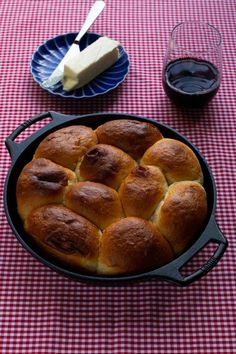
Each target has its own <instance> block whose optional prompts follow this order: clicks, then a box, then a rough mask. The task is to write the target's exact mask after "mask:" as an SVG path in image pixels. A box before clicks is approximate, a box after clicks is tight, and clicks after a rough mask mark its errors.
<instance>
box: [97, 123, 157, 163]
mask: <svg viewBox="0 0 236 354" xmlns="http://www.w3.org/2000/svg"><path fill="white" fill-rule="evenodd" d="M96 133H97V136H98V141H99V143H101V144H108V145H113V146H116V147H118V148H120V149H122V150H123V151H125V152H126V153H127V154H129V155H130V156H131V157H132V158H133V159H135V160H138V159H140V158H141V157H142V156H143V154H144V152H145V151H146V150H147V149H148V148H149V147H150V146H151V145H153V144H154V143H155V142H156V141H158V140H160V139H162V134H161V133H160V131H159V129H158V128H157V127H155V126H154V125H152V124H150V123H147V122H139V121H136V120H128V119H118V120H113V121H109V122H106V123H104V124H102V125H100V126H99V127H98V128H97V129H96Z"/></svg>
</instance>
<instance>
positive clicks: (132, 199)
mask: <svg viewBox="0 0 236 354" xmlns="http://www.w3.org/2000/svg"><path fill="white" fill-rule="evenodd" d="M202 182H203V174H202V170H201V166H200V163H199V161H198V159H197V156H196V155H195V153H194V152H193V151H192V150H191V148H190V147H188V146H187V145H186V144H184V143H182V142H180V141H178V140H175V139H169V138H165V137H163V136H162V134H161V133H160V131H159V130H158V128H157V127H155V126H154V125H153V124H151V123H146V122H139V121H135V120H131V119H130V120H129V119H124V120H122V119H118V120H115V121H110V122H107V123H104V124H102V125H100V126H99V127H98V128H96V129H95V130H93V129H91V128H89V127H85V126H81V125H77V126H76V125H74V126H70V127H67V128H63V129H59V130H57V131H55V132H53V133H51V134H49V135H48V136H47V137H46V138H45V139H44V140H43V141H42V142H41V143H40V144H39V146H38V148H37V149H36V151H35V155H34V159H33V160H32V161H30V162H29V163H28V164H26V166H25V167H24V168H23V169H22V171H21V173H20V175H19V178H18V180H17V184H16V201H17V208H18V213H19V215H20V217H21V219H22V221H23V225H24V228H25V230H26V231H27V232H28V235H29V238H30V237H32V238H33V239H34V240H35V241H36V243H37V245H38V247H40V248H42V249H43V250H44V252H45V253H47V254H48V259H52V260H54V261H55V258H56V260H57V261H56V264H57V265H61V266H62V267H64V268H65V269H68V267H69V269H71V267H72V268H74V269H76V271H78V272H80V271H82V272H83V273H84V272H85V273H86V272H88V273H91V272H92V273H93V274H100V275H122V274H123V275H124V274H131V273H137V272H145V271H147V270H149V269H152V268H157V267H160V266H162V265H164V264H166V263H168V262H170V261H171V260H172V259H173V258H174V257H177V256H178V255H179V254H180V253H182V252H183V251H185V250H186V249H187V248H188V247H189V246H190V245H191V244H192V243H193V242H194V241H195V240H196V238H197V237H198V236H199V235H200V232H201V231H202V230H203V228H204V225H205V223H206V221H207V196H206V191H205V189H204V187H203V186H202V185H201V183H202ZM35 247H36V246H35ZM36 251H37V250H36Z"/></svg>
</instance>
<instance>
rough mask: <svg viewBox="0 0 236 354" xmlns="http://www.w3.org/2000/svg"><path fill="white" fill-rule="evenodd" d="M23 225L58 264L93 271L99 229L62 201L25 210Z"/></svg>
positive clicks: (96, 255) (95, 264) (95, 262)
mask: <svg viewBox="0 0 236 354" xmlns="http://www.w3.org/2000/svg"><path fill="white" fill-rule="evenodd" d="M25 229H26V231H27V232H28V233H29V234H31V235H32V236H33V238H34V240H35V241H36V243H37V244H38V245H39V247H41V248H43V249H44V251H46V252H47V253H49V254H50V255H52V256H53V257H56V258H57V259H58V260H59V261H60V262H61V263H62V264H67V265H69V266H71V267H73V268H75V269H85V270H86V271H91V272H95V271H96V269H97V260H98V249H99V239H100V232H99V230H98V229H97V228H96V227H95V226H94V225H93V224H92V223H90V221H88V220H87V219H85V218H83V217H82V216H80V215H77V214H76V213H74V212H73V211H71V210H69V209H67V208H65V207H64V206H62V205H56V204H50V205H45V206H42V207H40V208H38V209H35V210H33V211H32V212H31V213H30V214H29V216H28V217H27V219H26V222H25Z"/></svg>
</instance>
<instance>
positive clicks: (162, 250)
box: [97, 217, 173, 275]
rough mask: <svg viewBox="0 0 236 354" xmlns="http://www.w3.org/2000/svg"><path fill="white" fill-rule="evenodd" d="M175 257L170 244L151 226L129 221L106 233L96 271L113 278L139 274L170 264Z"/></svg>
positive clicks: (143, 221) (138, 219) (112, 227)
mask: <svg viewBox="0 0 236 354" xmlns="http://www.w3.org/2000/svg"><path fill="white" fill-rule="evenodd" d="M172 257H173V251H172V250H171V247H170V245H169V243H168V242H167V241H166V240H165V238H164V237H163V236H162V235H161V234H160V232H158V231H157V229H156V228H155V227H154V226H153V225H152V224H151V223H149V222H148V221H146V220H143V219H141V218H136V217H128V218H125V219H122V220H120V221H118V222H116V223H114V224H112V225H110V226H108V228H106V229H105V230H104V232H103V235H102V237H101V244H100V252H99V262H98V270H97V271H98V273H99V274H110V275H115V274H127V273H133V272H140V271H145V270H148V269H151V268H157V267H159V266H161V265H163V264H165V263H168V262H169V261H170V260H171V259H172Z"/></svg>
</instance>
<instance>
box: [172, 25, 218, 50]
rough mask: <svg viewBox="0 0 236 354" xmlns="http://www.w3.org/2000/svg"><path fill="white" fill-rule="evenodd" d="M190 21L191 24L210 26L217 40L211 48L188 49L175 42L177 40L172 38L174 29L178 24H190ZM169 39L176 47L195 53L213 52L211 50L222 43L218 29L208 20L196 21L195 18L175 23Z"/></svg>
mask: <svg viewBox="0 0 236 354" xmlns="http://www.w3.org/2000/svg"><path fill="white" fill-rule="evenodd" d="M191 23H192V24H198V25H203V26H206V27H210V28H211V29H213V30H214V31H215V32H216V33H217V34H218V42H217V44H215V45H213V46H212V48H211V49H210V48H209V49H206V50H190V49H187V48H185V47H184V46H181V45H179V44H177V42H176V41H175V39H174V38H173V34H174V32H175V30H176V29H177V28H178V27H180V26H183V25H185V24H191ZM170 39H171V40H173V41H174V42H175V45H176V47H177V48H179V49H182V50H184V51H187V52H190V53H196V52H197V53H209V52H213V51H215V50H217V49H219V48H220V47H221V43H222V35H221V33H220V31H219V30H218V29H217V28H216V27H215V26H213V25H211V24H210V23H208V22H204V21H196V20H192V21H182V22H179V23H177V25H175V26H174V27H173V29H172V31H171V34H170Z"/></svg>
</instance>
